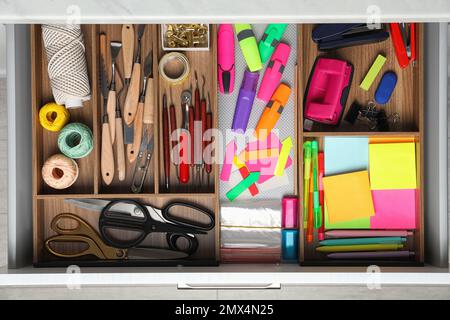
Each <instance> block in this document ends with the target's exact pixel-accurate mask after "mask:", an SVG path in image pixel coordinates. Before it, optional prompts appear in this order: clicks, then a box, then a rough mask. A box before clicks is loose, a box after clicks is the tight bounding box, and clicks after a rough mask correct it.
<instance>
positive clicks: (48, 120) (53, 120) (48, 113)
mask: <svg viewBox="0 0 450 320" xmlns="http://www.w3.org/2000/svg"><path fill="white" fill-rule="evenodd" d="M69 119H70V113H69V111H67V109H66V108H65V107H64V106H62V105H59V104H57V103H54V102H51V103H47V104H46V105H44V106H43V107H42V108H41V109H40V110H39V122H40V124H41V126H42V127H43V128H44V129H47V130H49V131H53V132H57V131H59V130H61V129H62V128H63V127H64V126H65V125H66V124H67V122H69Z"/></svg>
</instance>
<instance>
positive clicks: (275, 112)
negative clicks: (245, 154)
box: [254, 83, 291, 141]
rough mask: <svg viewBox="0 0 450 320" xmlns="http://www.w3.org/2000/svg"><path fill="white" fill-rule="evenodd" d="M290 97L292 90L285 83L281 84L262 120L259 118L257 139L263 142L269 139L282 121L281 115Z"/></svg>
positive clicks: (265, 109) (256, 129)
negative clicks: (280, 120)
mask: <svg viewBox="0 0 450 320" xmlns="http://www.w3.org/2000/svg"><path fill="white" fill-rule="evenodd" d="M290 95H291V88H290V87H289V86H287V85H285V84H284V83H281V84H280V85H279V86H278V88H277V90H275V93H274V94H273V95H272V98H271V99H270V101H269V103H268V104H267V105H266V107H265V108H264V111H263V113H262V115H261V118H259V121H258V124H257V125H256V128H255V132H254V136H255V138H257V139H258V140H261V141H263V140H265V139H266V138H267V136H268V135H269V134H270V132H271V131H272V129H273V128H274V127H275V125H276V124H277V122H278V119H280V116H281V113H282V112H283V110H284V106H285V105H286V103H287V102H288V100H289V96H290Z"/></svg>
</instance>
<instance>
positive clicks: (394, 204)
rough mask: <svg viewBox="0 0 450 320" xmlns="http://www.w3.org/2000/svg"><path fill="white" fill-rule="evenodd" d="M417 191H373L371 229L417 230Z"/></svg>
mask: <svg viewBox="0 0 450 320" xmlns="http://www.w3.org/2000/svg"><path fill="white" fill-rule="evenodd" d="M416 193H417V190H416V189H399V190H372V198H373V205H374V208H375V216H373V217H371V218H370V226H371V229H415V228H416Z"/></svg>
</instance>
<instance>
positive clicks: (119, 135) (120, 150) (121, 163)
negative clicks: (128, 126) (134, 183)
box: [115, 70, 126, 181]
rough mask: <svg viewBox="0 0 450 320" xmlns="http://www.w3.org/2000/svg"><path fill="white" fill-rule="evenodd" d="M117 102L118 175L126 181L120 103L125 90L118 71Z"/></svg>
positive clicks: (121, 179) (120, 179)
mask: <svg viewBox="0 0 450 320" xmlns="http://www.w3.org/2000/svg"><path fill="white" fill-rule="evenodd" d="M117 75H118V77H117V80H118V81H117V83H118V86H117V102H116V116H115V125H116V126H115V130H116V163H117V173H118V177H119V181H124V180H125V176H126V164H125V146H124V138H123V119H122V112H121V109H120V102H121V97H122V93H123V92H124V90H125V86H124V84H123V80H122V77H121V76H120V72H119V70H117Z"/></svg>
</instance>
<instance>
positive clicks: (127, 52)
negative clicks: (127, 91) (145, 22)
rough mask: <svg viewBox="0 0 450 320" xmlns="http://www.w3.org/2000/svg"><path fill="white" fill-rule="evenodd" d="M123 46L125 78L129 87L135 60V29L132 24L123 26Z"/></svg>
mask: <svg viewBox="0 0 450 320" xmlns="http://www.w3.org/2000/svg"><path fill="white" fill-rule="evenodd" d="M122 46H123V49H122V57H123V76H124V78H125V84H126V85H127V86H128V85H129V84H130V79H131V71H132V70H133V58H134V27H133V25H132V24H124V25H123V26H122Z"/></svg>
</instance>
